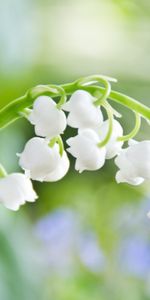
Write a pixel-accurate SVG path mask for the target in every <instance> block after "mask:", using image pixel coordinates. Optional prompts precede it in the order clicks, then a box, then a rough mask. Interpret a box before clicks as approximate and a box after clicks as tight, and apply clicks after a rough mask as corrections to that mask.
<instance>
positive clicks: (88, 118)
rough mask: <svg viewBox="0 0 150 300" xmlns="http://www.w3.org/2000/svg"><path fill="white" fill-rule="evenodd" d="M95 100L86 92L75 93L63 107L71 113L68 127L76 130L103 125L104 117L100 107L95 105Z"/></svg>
mask: <svg viewBox="0 0 150 300" xmlns="http://www.w3.org/2000/svg"><path fill="white" fill-rule="evenodd" d="M94 100H95V99H94V98H93V97H92V96H91V95H90V94H89V93H88V92H86V91H82V90H78V91H76V92H74V93H73V94H72V96H71V98H70V99H69V101H68V102H67V103H66V104H65V105H64V106H63V108H64V110H66V111H69V115H68V120H67V122H68V125H69V126H71V127H74V128H90V127H96V126H98V125H101V124H102V122H103V115H102V112H101V110H100V108H99V107H96V106H95V105H94V103H93V102H94Z"/></svg>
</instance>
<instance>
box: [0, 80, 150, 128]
mask: <svg viewBox="0 0 150 300" xmlns="http://www.w3.org/2000/svg"><path fill="white" fill-rule="evenodd" d="M61 87H62V88H63V89H64V91H65V93H66V95H70V94H72V93H73V92H75V91H76V90H78V89H82V90H85V91H87V92H89V93H91V94H92V95H95V93H96V92H98V93H99V94H100V95H104V94H105V88H102V87H99V86H97V85H93V86H80V85H79V84H78V82H77V81H75V82H73V83H70V84H64V85H61ZM40 95H48V96H50V97H53V98H55V97H58V96H61V94H60V93H59V94H58V92H57V91H56V90H54V89H52V88H51V89H50V87H49V86H47V85H45V86H44V85H41V86H37V87H35V88H34V89H33V88H32V89H31V90H29V91H28V92H27V93H26V94H25V95H24V96H22V97H20V98H18V99H16V100H14V101H13V102H11V103H10V104H8V105H7V106H5V107H4V108H2V109H1V110H0V129H1V128H4V127H6V126H7V125H9V124H10V123H12V122H14V121H15V120H17V119H19V118H21V117H22V116H21V115H20V112H22V111H23V110H24V109H25V108H28V107H31V106H32V105H33V102H34V100H35V99H36V98H37V97H38V96H40ZM109 99H110V100H112V101H115V102H117V103H120V104H122V105H124V106H126V107H128V108H129V109H131V110H133V111H134V112H136V113H139V114H140V115H141V116H142V117H143V118H145V119H148V120H150V108H149V107H147V106H146V105H144V104H142V103H140V102H138V101H137V100H135V99H133V98H131V97H129V96H126V95H124V94H122V93H118V92H116V91H111V92H110V95H109Z"/></svg>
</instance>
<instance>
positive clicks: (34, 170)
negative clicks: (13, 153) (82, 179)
mask: <svg viewBox="0 0 150 300" xmlns="http://www.w3.org/2000/svg"><path fill="white" fill-rule="evenodd" d="M48 144H49V141H48V140H45V139H43V138H39V137H34V138H32V139H31V140H29V141H28V142H27V144H26V145H25V148H24V150H23V152H22V153H21V154H20V155H19V156H20V159H19V164H20V166H21V167H22V168H23V169H24V170H25V172H26V174H27V175H28V176H29V177H30V178H32V179H33V180H38V181H56V180H59V179H61V178H62V177H63V176H64V175H65V174H66V172H67V171H68V168H69V166H68V161H67V157H66V155H65V152H64V154H63V156H61V155H60V153H59V145H58V144H57V143H55V145H54V146H53V147H50V146H49V145H48Z"/></svg>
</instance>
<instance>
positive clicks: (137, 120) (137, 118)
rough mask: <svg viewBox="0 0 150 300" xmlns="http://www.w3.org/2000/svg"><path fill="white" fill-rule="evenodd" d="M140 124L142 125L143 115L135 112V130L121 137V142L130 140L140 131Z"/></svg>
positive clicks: (119, 139)
mask: <svg viewBox="0 0 150 300" xmlns="http://www.w3.org/2000/svg"><path fill="white" fill-rule="evenodd" d="M140 126H141V117H140V115H139V114H135V126H134V128H133V130H132V131H131V132H130V133H129V134H127V135H124V136H121V137H119V138H118V139H117V140H118V141H121V142H125V141H128V140H129V139H132V138H133V137H135V135H136V134H137V133H138V131H139V129H140Z"/></svg>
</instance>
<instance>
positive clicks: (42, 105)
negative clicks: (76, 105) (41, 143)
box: [28, 96, 67, 138]
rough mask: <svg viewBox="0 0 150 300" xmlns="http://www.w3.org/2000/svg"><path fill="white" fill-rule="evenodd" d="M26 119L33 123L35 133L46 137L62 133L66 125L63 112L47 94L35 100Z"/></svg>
mask: <svg viewBox="0 0 150 300" xmlns="http://www.w3.org/2000/svg"><path fill="white" fill-rule="evenodd" d="M28 120H29V121H30V122H31V124H33V125H35V133H36V135H38V136H42V137H47V138H53V137H55V136H57V135H60V134H62V133H63V132H64V130H65V128H66V125H67V121H66V116H65V113H64V112H63V111H62V110H61V109H58V108H57V104H56V103H55V101H53V100H52V99H51V98H50V97H48V96H40V97H38V98H37V99H36V100H35V102H34V104H33V110H32V111H31V113H30V114H29V116H28Z"/></svg>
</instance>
